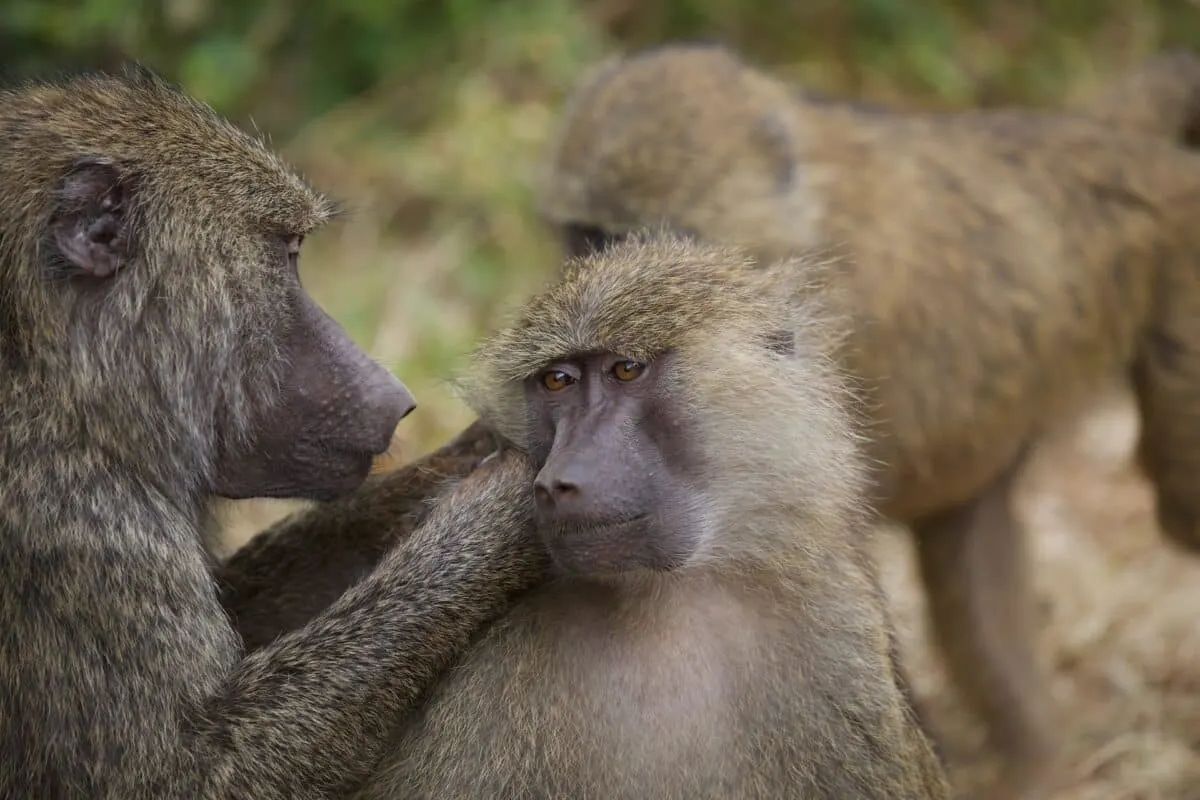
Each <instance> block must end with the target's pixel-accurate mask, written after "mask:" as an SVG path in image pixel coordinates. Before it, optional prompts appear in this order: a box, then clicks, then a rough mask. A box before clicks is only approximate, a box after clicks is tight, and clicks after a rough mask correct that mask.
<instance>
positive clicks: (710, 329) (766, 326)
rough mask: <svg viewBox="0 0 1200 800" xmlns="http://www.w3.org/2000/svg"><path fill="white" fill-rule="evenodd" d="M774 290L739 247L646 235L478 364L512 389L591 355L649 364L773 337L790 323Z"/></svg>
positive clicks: (611, 252)
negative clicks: (710, 342) (668, 355)
mask: <svg viewBox="0 0 1200 800" xmlns="http://www.w3.org/2000/svg"><path fill="white" fill-rule="evenodd" d="M766 281H767V276H766V274H765V273H764V272H763V271H762V270H760V269H758V268H757V266H756V265H755V264H754V262H753V261H751V260H750V259H748V258H747V257H746V256H745V255H744V254H742V253H741V252H740V251H737V250H734V249H732V248H729V247H725V246H722V245H719V244H713V243H706V242H697V241H693V240H690V239H687V238H684V237H677V236H674V235H670V234H665V233H664V234H661V235H660V234H658V233H647V234H642V233H637V234H634V235H633V236H631V237H629V238H628V239H627V240H625V241H622V242H620V243H617V244H614V245H612V246H611V247H610V248H608V249H606V250H605V251H604V252H603V253H600V254H595V255H591V256H588V257H586V258H583V259H580V260H578V261H575V262H572V263H571V264H570V265H568V267H567V269H566V270H565V271H564V274H563V277H562V279H561V280H560V281H559V282H558V283H556V284H554V285H553V286H551V287H550V288H548V289H547V290H545V291H543V292H542V293H540V294H538V295H536V296H534V297H533V298H531V299H530V300H529V301H528V302H527V303H526V304H525V305H524V306H523V307H522V309H521V310H520V312H519V313H518V314H517V316H516V319H515V320H514V322H513V324H512V325H510V326H509V327H508V328H506V329H505V330H502V331H500V332H499V333H498V334H496V335H495V336H493V337H492V338H491V339H489V340H488V341H486V342H484V344H483V345H481V346H480V348H479V349H478V350H477V351H476V359H475V363H476V364H479V365H480V366H481V368H483V369H485V370H488V371H491V372H492V374H493V375H494V377H495V379H496V380H497V381H500V382H504V381H513V380H523V379H524V378H526V377H528V376H529V375H532V374H534V373H535V372H537V371H538V370H539V369H542V368H544V366H545V365H546V364H547V363H551V362H553V361H556V360H560V359H563V358H567V357H570V356H573V355H578V354H582V353H595V352H615V353H621V354H622V355H625V356H627V357H629V358H635V359H640V360H649V359H652V358H654V357H655V356H656V355H658V354H659V353H661V352H663V351H666V350H678V349H687V348H689V347H695V346H696V342H697V341H700V340H707V339H709V338H715V339H717V340H721V339H727V340H737V339H745V338H748V337H756V336H759V335H765V334H766V333H767V332H773V331H774V330H775V329H777V328H778V327H779V326H787V325H788V324H789V321H788V317H787V308H786V305H785V304H784V303H783V302H781V301H780V298H779V297H778V296H776V293H773V292H771V291H770V290H769V285H768V283H767V282H766Z"/></svg>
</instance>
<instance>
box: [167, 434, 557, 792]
mask: <svg viewBox="0 0 1200 800" xmlns="http://www.w3.org/2000/svg"><path fill="white" fill-rule="evenodd" d="M486 470H487V471H488V474H487V475H478V476H475V477H473V478H472V480H471V481H470V482H467V483H460V484H459V486H458V487H456V488H455V489H453V490H451V491H450V492H449V493H448V494H447V495H445V496H444V497H443V498H441V499H440V500H439V502H438V503H437V504H436V505H435V506H433V507H432V508H431V510H430V511H429V513H428V515H427V517H426V519H425V520H424V521H423V522H422V523H421V525H420V526H419V527H418V528H417V530H416V531H414V532H413V535H412V536H411V537H409V538H408V539H406V540H405V541H403V542H400V543H399V544H398V545H396V546H395V547H394V548H393V549H392V550H391V551H389V552H388V554H387V555H386V556H384V558H383V559H382V560H381V562H380V564H379V565H378V566H377V567H376V569H375V570H374V571H372V572H371V573H370V574H369V575H368V576H367V577H366V578H364V579H363V580H362V581H360V582H359V583H357V584H356V585H354V586H353V587H351V588H350V589H349V590H348V591H347V592H346V593H345V594H343V595H342V596H341V597H339V598H338V599H337V600H335V601H334V602H333V603H332V604H331V605H330V607H329V608H328V609H326V610H325V611H324V612H322V613H320V614H319V615H318V616H317V617H316V618H314V619H313V620H312V621H311V622H309V623H308V624H307V625H305V626H304V627H302V628H300V629H299V630H296V631H293V632H291V633H288V634H285V635H284V636H282V637H281V638H279V639H278V640H276V641H275V642H273V643H271V644H269V645H267V646H265V647H263V648H261V649H260V650H258V651H257V652H255V653H253V654H251V655H250V656H248V657H246V658H245V659H244V660H243V661H242V662H241V663H240V664H239V665H238V667H237V668H236V670H235V672H234V674H233V675H232V677H231V678H230V679H229V680H228V682H227V683H226V684H225V686H224V688H223V689H222V690H221V691H220V692H219V693H218V695H217V696H216V697H214V698H212V700H211V702H210V703H209V705H208V708H207V709H206V712H205V713H204V715H203V718H204V719H206V720H211V722H209V723H208V724H206V725H205V726H204V727H203V728H201V729H200V731H199V732H198V736H199V738H200V741H201V743H202V745H207V746H206V747H204V746H202V748H201V753H202V754H203V755H207V756H209V758H208V759H204V758H202V759H200V763H199V765H198V766H199V768H200V769H199V772H198V774H199V775H200V776H202V786H203V790H202V791H201V792H199V793H194V792H190V791H189V792H183V791H181V792H180V793H179V796H190V797H196V796H200V797H205V798H208V797H213V798H216V797H221V798H229V797H250V796H254V797H256V798H284V797H327V796H336V795H337V794H338V793H339V792H344V791H346V790H347V789H348V787H351V786H353V785H355V784H357V783H358V782H360V781H362V780H363V779H364V778H365V776H366V774H367V772H368V770H369V769H370V768H371V767H372V766H373V765H374V763H375V761H376V759H377V758H378V756H379V755H380V753H381V751H382V748H383V745H384V744H385V742H386V740H387V738H388V736H389V734H390V732H391V731H392V729H393V726H394V725H395V722H396V720H397V719H399V718H400V717H401V715H402V714H403V713H404V712H405V711H407V710H408V709H409V708H410V707H411V705H412V704H413V703H414V702H415V701H416V700H417V699H418V698H419V697H420V696H421V695H422V693H423V692H424V691H425V690H426V689H427V688H428V687H429V685H430V684H431V683H432V682H433V680H434V679H435V678H436V676H437V675H438V674H439V673H440V672H441V670H443V669H444V668H445V667H446V666H447V665H448V664H450V663H451V661H452V660H453V659H454V658H456V657H457V656H458V655H459V654H460V653H461V651H462V650H463V649H464V648H466V646H467V645H468V642H469V639H470V637H471V635H472V634H473V633H474V632H475V631H476V629H477V628H478V627H479V626H481V625H482V624H484V623H485V622H486V621H487V620H488V619H490V618H491V617H493V616H494V615H496V614H498V613H500V612H501V611H502V610H503V609H504V608H505V607H506V606H507V603H508V601H509V598H510V596H511V595H512V594H513V593H514V592H518V591H521V590H523V589H524V588H526V587H527V586H529V585H530V584H531V583H532V582H534V581H536V580H537V579H538V578H539V577H540V576H541V575H543V574H544V570H545V566H546V565H545V553H544V551H543V550H542V548H541V547H540V546H539V545H538V544H537V538H536V536H534V534H533V528H532V524H533V521H532V513H533V511H532V509H533V498H532V496H531V491H532V485H533V472H532V469H531V465H530V464H529V462H528V461H527V460H526V459H524V458H523V457H522V458H509V459H505V460H503V461H502V462H501V463H499V464H498V465H495V466H489V467H487V468H486ZM180 788H181V789H184V788H190V787H180ZM264 790H266V791H264Z"/></svg>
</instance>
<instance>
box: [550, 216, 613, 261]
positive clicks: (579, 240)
mask: <svg viewBox="0 0 1200 800" xmlns="http://www.w3.org/2000/svg"><path fill="white" fill-rule="evenodd" d="M560 235H561V238H562V245H563V251H564V252H565V253H566V255H567V257H568V258H573V257H575V256H585V255H588V254H590V253H602V252H604V250H605V248H607V247H609V246H611V245H613V244H616V243H617V242H619V241H621V240H622V239H624V238H625V236H626V234H623V233H609V232H608V231H606V230H604V229H603V228H597V227H596V226H594V225H581V224H574V223H572V224H568V225H564V226H563V227H562V231H561V234H560Z"/></svg>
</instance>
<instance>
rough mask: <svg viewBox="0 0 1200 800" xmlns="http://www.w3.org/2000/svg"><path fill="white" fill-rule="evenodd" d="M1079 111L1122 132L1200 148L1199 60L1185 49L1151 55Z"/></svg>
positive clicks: (1086, 101)
mask: <svg viewBox="0 0 1200 800" xmlns="http://www.w3.org/2000/svg"><path fill="white" fill-rule="evenodd" d="M1076 111H1081V112H1083V113H1084V114H1085V115H1087V116H1089V117H1092V118H1094V119H1098V120H1100V121H1101V122H1103V123H1104V124H1106V125H1110V126H1112V127H1114V128H1116V129H1117V130H1122V131H1129V132H1133V133H1145V134H1149V135H1151V136H1162V137H1167V138H1170V139H1173V140H1175V141H1177V142H1178V143H1179V144H1181V145H1184V146H1186V147H1200V56H1198V55H1196V54H1195V53H1191V52H1189V51H1186V50H1168V51H1165V52H1163V53H1159V54H1158V55H1155V56H1151V57H1150V58H1148V59H1146V60H1145V61H1143V62H1142V63H1141V64H1139V65H1138V66H1136V67H1134V68H1133V69H1131V70H1129V71H1128V72H1126V73H1125V74H1123V75H1121V76H1119V77H1118V78H1116V80H1114V81H1113V82H1112V83H1110V84H1108V85H1107V86H1106V87H1105V88H1104V89H1102V90H1100V91H1099V92H1097V93H1096V94H1093V95H1091V96H1090V97H1089V98H1087V99H1086V100H1085V101H1083V103H1082V105H1080V106H1078V107H1077V108H1076Z"/></svg>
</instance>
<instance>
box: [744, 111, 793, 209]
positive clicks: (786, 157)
mask: <svg viewBox="0 0 1200 800" xmlns="http://www.w3.org/2000/svg"><path fill="white" fill-rule="evenodd" d="M754 138H755V140H756V142H757V143H758V149H759V153H761V154H762V156H763V159H764V160H765V161H766V163H767V169H768V170H769V172H770V174H771V175H772V176H773V177H774V178H775V186H776V188H777V189H778V190H779V191H780V192H786V191H787V190H788V189H790V188H791V187H792V183H793V182H794V181H795V178H796V167H797V158H796V142H795V140H794V139H793V138H792V131H791V130H790V129H789V128H788V126H787V122H786V121H785V120H784V119H782V118H781V117H780V116H779V115H778V114H776V113H775V112H768V113H766V114H763V115H762V116H761V117H759V118H758V120H757V121H756V122H755V124H754Z"/></svg>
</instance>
